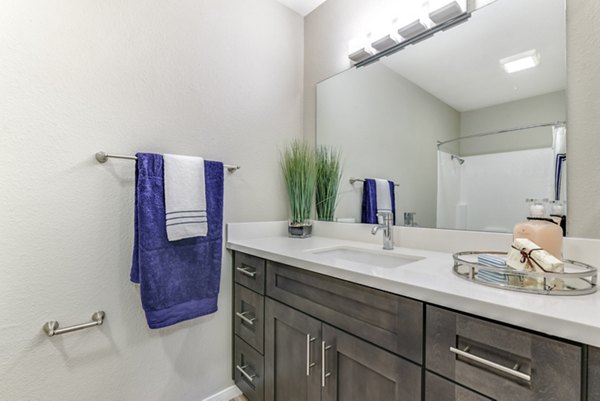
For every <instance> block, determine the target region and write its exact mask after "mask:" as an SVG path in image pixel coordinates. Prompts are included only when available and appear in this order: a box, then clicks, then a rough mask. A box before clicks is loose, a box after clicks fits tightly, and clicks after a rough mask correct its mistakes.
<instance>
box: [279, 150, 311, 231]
mask: <svg viewBox="0 0 600 401" xmlns="http://www.w3.org/2000/svg"><path fill="white" fill-rule="evenodd" d="M281 169H282V171H283V178H284V180H285V184H286V187H287V193H288V199H289V202H290V220H289V224H288V233H289V236H290V237H295V238H308V237H310V236H311V234H312V223H311V221H310V212H311V209H312V202H313V198H314V193H315V183H316V177H317V172H316V163H315V152H314V149H313V148H312V147H311V146H310V145H308V144H307V143H305V142H302V141H298V140H295V141H293V142H292V143H290V145H289V146H288V147H286V148H285V150H284V151H283V152H282V155H281Z"/></svg>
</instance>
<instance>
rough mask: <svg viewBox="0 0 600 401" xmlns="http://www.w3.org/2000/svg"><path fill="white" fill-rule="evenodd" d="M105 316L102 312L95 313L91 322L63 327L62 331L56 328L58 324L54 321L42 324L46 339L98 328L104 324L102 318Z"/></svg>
mask: <svg viewBox="0 0 600 401" xmlns="http://www.w3.org/2000/svg"><path fill="white" fill-rule="evenodd" d="M105 317H106V314H105V313H104V311H98V312H95V313H94V314H93V315H92V321H91V322H88V323H82V324H77V325H75V326H69V327H65V328H64V329H59V328H58V322H57V321H56V320H51V321H49V322H46V323H45V324H44V327H43V329H44V331H45V332H46V334H48V337H52V336H55V335H58V334H65V333H70V332H72V331H77V330H83V329H87V328H88V327H94V326H100V325H101V324H102V323H104V318H105Z"/></svg>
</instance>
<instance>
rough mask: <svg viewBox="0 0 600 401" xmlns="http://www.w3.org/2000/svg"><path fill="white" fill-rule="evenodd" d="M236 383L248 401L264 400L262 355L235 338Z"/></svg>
mask: <svg viewBox="0 0 600 401" xmlns="http://www.w3.org/2000/svg"><path fill="white" fill-rule="evenodd" d="M234 342H235V345H234V353H235V355H234V366H233V368H234V371H235V377H234V381H235V384H236V385H237V386H238V388H239V389H240V390H241V391H242V393H244V395H245V396H246V398H248V401H263V400H264V374H263V373H264V361H263V357H262V355H260V354H259V353H258V352H256V350H254V349H253V348H252V347H250V346H249V345H248V344H246V343H245V342H244V341H242V340H241V339H240V338H239V337H238V336H235V340H234Z"/></svg>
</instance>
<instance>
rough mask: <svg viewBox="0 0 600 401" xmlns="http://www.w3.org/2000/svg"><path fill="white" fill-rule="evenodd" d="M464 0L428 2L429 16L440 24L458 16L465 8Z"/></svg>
mask: <svg viewBox="0 0 600 401" xmlns="http://www.w3.org/2000/svg"><path fill="white" fill-rule="evenodd" d="M466 3H467V1H466V0H450V1H448V0H440V1H432V2H430V7H431V8H430V11H429V18H430V19H431V20H432V21H433V22H435V23H436V24H438V25H439V24H442V23H444V22H446V21H448V20H450V19H452V18H455V17H458V16H459V15H461V14H462V13H464V12H465V11H466V10H467V4H466Z"/></svg>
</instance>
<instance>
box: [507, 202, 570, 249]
mask: <svg viewBox="0 0 600 401" xmlns="http://www.w3.org/2000/svg"><path fill="white" fill-rule="evenodd" d="M526 202H527V203H529V217H528V218H527V221H525V222H522V223H519V224H517V225H516V226H515V229H514V232H513V234H514V237H515V239H516V238H527V239H528V240H530V241H533V242H534V243H536V244H537V245H538V246H539V247H540V248H543V249H544V250H546V251H547V252H548V253H550V254H551V255H553V256H554V257H556V258H558V259H562V239H563V231H562V228H561V227H560V225H558V224H556V223H555V222H554V220H552V219H550V218H547V217H546V211H545V207H544V202H547V200H540V199H527V200H526Z"/></svg>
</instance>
